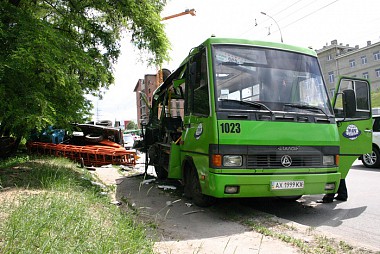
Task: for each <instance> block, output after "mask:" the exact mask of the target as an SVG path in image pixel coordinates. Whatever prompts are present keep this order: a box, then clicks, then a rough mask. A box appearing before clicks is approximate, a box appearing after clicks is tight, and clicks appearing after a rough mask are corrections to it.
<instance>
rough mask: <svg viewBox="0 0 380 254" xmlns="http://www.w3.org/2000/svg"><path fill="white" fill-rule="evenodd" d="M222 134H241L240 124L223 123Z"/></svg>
mask: <svg viewBox="0 0 380 254" xmlns="http://www.w3.org/2000/svg"><path fill="white" fill-rule="evenodd" d="M220 127H221V129H222V133H240V123H221V124H220Z"/></svg>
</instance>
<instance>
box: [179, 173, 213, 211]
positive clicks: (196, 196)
mask: <svg viewBox="0 0 380 254" xmlns="http://www.w3.org/2000/svg"><path fill="white" fill-rule="evenodd" d="M188 176H189V178H188V180H187V181H186V184H187V185H188V186H185V190H188V192H190V193H189V195H191V198H192V199H193V201H194V204H196V205H197V206H200V207H208V206H211V205H213V204H214V203H215V198H213V197H210V196H207V195H204V194H202V190H201V185H200V183H199V178H198V174H197V170H196V169H194V168H193V169H191V170H190V171H189V175H188Z"/></svg>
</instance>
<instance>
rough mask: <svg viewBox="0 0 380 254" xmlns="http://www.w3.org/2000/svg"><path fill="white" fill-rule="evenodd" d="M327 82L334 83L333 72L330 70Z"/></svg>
mask: <svg viewBox="0 0 380 254" xmlns="http://www.w3.org/2000/svg"><path fill="white" fill-rule="evenodd" d="M329 82H330V83H334V82H335V77H334V72H333V71H331V72H329Z"/></svg>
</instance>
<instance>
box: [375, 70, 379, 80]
mask: <svg viewBox="0 0 380 254" xmlns="http://www.w3.org/2000/svg"><path fill="white" fill-rule="evenodd" d="M375 72H376V77H378V78H380V69H376V70H375Z"/></svg>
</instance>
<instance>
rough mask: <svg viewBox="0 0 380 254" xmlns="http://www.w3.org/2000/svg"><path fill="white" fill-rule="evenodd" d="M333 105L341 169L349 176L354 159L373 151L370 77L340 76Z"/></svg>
mask: <svg viewBox="0 0 380 254" xmlns="http://www.w3.org/2000/svg"><path fill="white" fill-rule="evenodd" d="M333 107H334V112H335V117H336V122H337V125H338V131H339V137H340V158H339V171H340V173H341V174H342V176H341V177H342V179H344V178H346V176H347V173H348V171H349V169H350V168H351V166H352V164H353V162H354V161H355V160H356V159H357V158H358V157H359V156H361V155H362V154H365V153H369V152H371V151H372V113H371V91H370V84H369V82H368V80H364V79H357V78H351V77H341V78H339V82H338V85H337V88H336V93H335V96H334V100H333Z"/></svg>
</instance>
